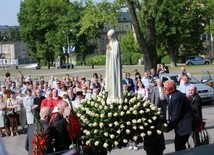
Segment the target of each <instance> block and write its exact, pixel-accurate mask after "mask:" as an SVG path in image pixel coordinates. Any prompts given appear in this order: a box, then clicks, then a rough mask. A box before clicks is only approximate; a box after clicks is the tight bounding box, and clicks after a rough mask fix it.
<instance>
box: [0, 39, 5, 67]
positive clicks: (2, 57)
mask: <svg viewBox="0 0 214 155" xmlns="http://www.w3.org/2000/svg"><path fill="white" fill-rule="evenodd" d="M5 39H6V37H4V38H3V39H2V40H1V62H2V70H4V62H3V59H4V56H3V49H2V42H3V41H4V40H5Z"/></svg>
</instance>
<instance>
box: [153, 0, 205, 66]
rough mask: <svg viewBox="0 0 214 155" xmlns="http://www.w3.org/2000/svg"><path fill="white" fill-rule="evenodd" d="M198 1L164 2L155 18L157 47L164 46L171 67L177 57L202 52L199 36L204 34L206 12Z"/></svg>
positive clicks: (174, 64)
mask: <svg viewBox="0 0 214 155" xmlns="http://www.w3.org/2000/svg"><path fill="white" fill-rule="evenodd" d="M203 5H204V4H203V3H200V2H199V1H186V0H182V1H173V2H172V1H164V3H163V5H162V9H161V10H160V12H159V16H158V18H157V23H156V27H157V29H156V30H157V36H158V37H157V38H158V45H159V46H162V45H165V49H166V51H167V53H166V54H169V55H170V58H171V66H176V62H177V58H178V56H179V55H184V56H185V55H187V53H188V54H189V55H190V53H194V54H198V53H202V52H203V51H204V47H203V44H202V42H201V40H200V35H201V34H202V33H203V32H204V28H205V27H204V25H205V22H206V18H205V13H206V10H205V8H204V7H203Z"/></svg>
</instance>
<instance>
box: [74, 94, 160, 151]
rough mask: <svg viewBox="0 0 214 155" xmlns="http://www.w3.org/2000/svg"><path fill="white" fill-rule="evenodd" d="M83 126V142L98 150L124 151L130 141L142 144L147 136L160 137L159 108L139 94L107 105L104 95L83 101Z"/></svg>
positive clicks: (81, 118) (81, 111)
mask: <svg viewBox="0 0 214 155" xmlns="http://www.w3.org/2000/svg"><path fill="white" fill-rule="evenodd" d="M77 115H78V116H79V118H80V122H81V125H82V127H83V131H82V136H81V139H82V140H83V141H84V143H85V144H86V145H87V146H91V147H93V148H95V150H99V149H100V148H101V147H104V148H106V149H107V150H109V151H110V150H111V149H113V148H114V147H118V148H122V147H125V146H126V145H127V143H128V142H129V141H134V142H142V139H143V138H144V137H145V136H151V135H152V134H154V133H155V134H159V135H160V134H161V133H162V132H161V128H162V122H161V119H160V109H157V108H156V107H155V106H154V105H153V104H151V103H150V102H149V101H144V100H143V98H142V96H141V95H140V94H131V93H126V94H124V100H115V101H113V102H111V103H110V102H107V95H106V93H105V92H102V93H100V94H99V95H92V98H90V99H84V100H82V101H81V104H80V107H79V108H78V114H77Z"/></svg>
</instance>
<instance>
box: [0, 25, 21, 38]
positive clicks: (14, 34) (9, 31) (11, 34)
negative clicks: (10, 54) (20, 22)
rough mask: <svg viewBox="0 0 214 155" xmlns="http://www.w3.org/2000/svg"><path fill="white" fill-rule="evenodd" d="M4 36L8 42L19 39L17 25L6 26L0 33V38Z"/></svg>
mask: <svg viewBox="0 0 214 155" xmlns="http://www.w3.org/2000/svg"><path fill="white" fill-rule="evenodd" d="M4 37H6V40H7V41H9V42H15V41H20V40H21V38H20V33H19V27H18V26H14V27H8V28H6V29H5V30H3V31H2V32H1V33H0V38H1V40H2V39H3V38H4Z"/></svg>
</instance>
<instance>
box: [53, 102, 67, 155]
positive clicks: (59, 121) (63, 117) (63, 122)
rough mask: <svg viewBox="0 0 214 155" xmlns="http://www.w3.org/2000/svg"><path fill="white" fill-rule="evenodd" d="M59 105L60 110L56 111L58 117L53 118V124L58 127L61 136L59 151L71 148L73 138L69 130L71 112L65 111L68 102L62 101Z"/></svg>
mask: <svg viewBox="0 0 214 155" xmlns="http://www.w3.org/2000/svg"><path fill="white" fill-rule="evenodd" d="M57 106H58V112H57V113H56V118H54V120H53V125H54V126H55V127H56V129H57V131H58V134H59V137H60V139H59V143H58V144H59V145H58V151H62V150H67V149H69V146H70V145H71V139H70V137H69V132H68V130H67V125H68V122H69V121H68V118H69V115H70V113H68V114H65V113H64V110H65V108H66V107H68V103H67V102H66V101H63V100H62V101H60V102H59V103H58V105H57Z"/></svg>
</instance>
